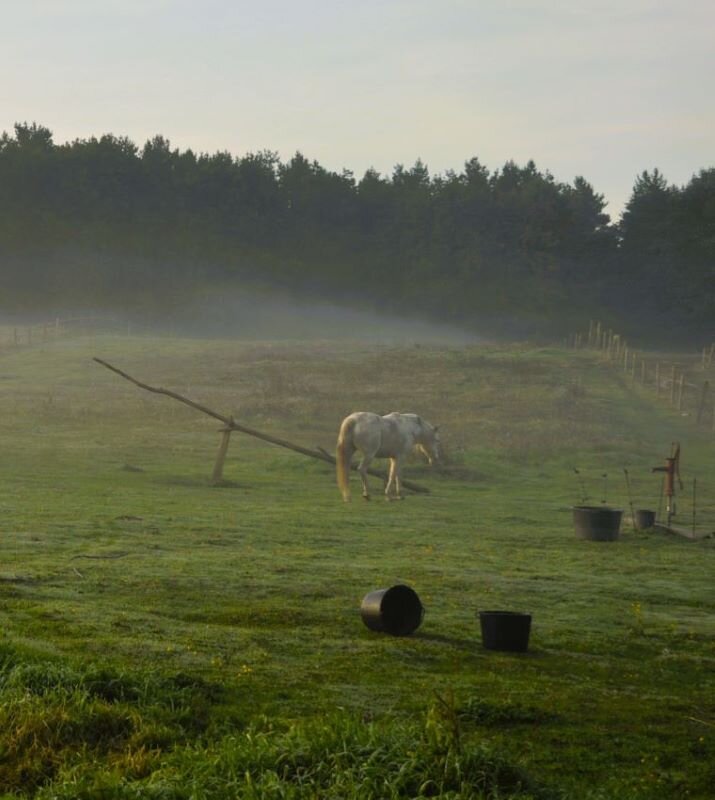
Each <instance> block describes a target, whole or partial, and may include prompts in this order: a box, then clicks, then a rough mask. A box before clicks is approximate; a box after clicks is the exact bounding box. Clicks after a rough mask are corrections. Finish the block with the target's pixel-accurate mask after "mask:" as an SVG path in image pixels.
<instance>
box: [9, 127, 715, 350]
mask: <svg viewBox="0 0 715 800" xmlns="http://www.w3.org/2000/svg"><path fill="white" fill-rule="evenodd" d="M605 206H606V202H605V200H604V197H603V196H602V195H600V194H598V193H597V192H596V191H595V190H594V188H593V187H592V186H591V184H590V183H589V182H588V181H587V180H586V179H585V178H583V177H577V178H576V179H575V180H574V181H573V182H572V183H570V184H568V183H560V182H558V181H556V180H555V179H554V177H553V176H552V175H551V174H550V173H549V172H548V171H546V172H543V171H541V170H539V169H537V167H536V165H535V164H534V163H533V162H529V163H527V164H526V165H525V166H519V165H517V164H515V163H514V162H512V161H509V162H507V163H506V164H504V166H503V167H502V168H501V169H497V170H495V171H490V170H488V169H487V168H485V167H484V166H483V165H482V164H481V163H480V162H479V160H478V159H477V158H473V159H472V160H470V161H468V162H467V163H466V164H465V165H464V167H463V169H462V171H461V172H452V171H450V172H447V173H446V174H443V175H430V173H429V171H428V169H427V167H426V166H425V165H424V164H422V163H421V162H420V161H418V162H417V163H416V164H414V165H413V166H411V167H405V166H402V165H398V166H396V167H395V169H394V171H393V173H392V175H390V176H383V175H380V174H378V173H377V172H375V171H374V170H368V171H367V172H366V173H365V175H363V176H362V177H361V178H360V179H356V178H355V177H354V176H353V174H352V173H350V172H348V171H343V172H342V173H336V172H331V171H329V170H326V169H324V168H323V167H322V166H321V165H320V164H318V163H317V162H315V161H310V160H308V159H307V158H305V157H304V156H303V155H302V154H300V153H296V155H295V156H294V157H293V158H292V159H290V161H288V162H286V163H284V162H282V161H281V160H280V159H279V158H278V157H277V156H276V154H274V153H271V152H267V151H266V152H259V153H251V154H248V155H245V156H243V157H235V156H233V155H231V154H230V153H227V152H219V153H215V154H212V155H208V154H196V153H194V152H192V151H190V150H186V151H183V152H182V151H179V150H178V149H172V147H171V145H170V143H169V141H167V140H166V139H165V138H163V137H162V136H156V137H155V138H153V139H151V140H150V141H148V142H146V144H144V146H143V147H142V148H141V149H140V148H139V147H137V145H136V144H134V143H133V142H131V141H130V140H129V139H127V138H124V137H118V136H114V135H111V134H107V135H104V136H101V137H100V138H94V137H93V138H89V139H78V140H75V141H73V142H70V143H66V144H56V143H55V142H54V141H53V136H52V133H51V131H50V130H48V129H47V128H45V127H43V126H41V125H37V124H17V125H16V126H15V129H14V131H13V133H12V134H10V133H7V132H6V133H3V135H2V137H1V138H0V313H4V314H17V313H23V312H52V311H53V310H57V309H62V308H68V307H73V308H80V307H84V308H87V307H90V308H93V309H107V310H109V309H111V310H115V311H120V312H122V313H126V314H171V313H172V312H175V311H176V310H177V309H180V308H181V307H182V305H183V304H185V303H187V302H189V301H190V300H191V298H192V297H195V296H196V295H197V294H201V293H202V292H205V291H206V288H207V287H211V288H212V289H216V290H220V291H224V290H226V291H229V290H231V289H236V288H239V287H245V286H263V287H265V286H271V287H278V288H280V289H282V290H285V291H289V292H291V293H298V294H300V295H305V296H309V297H313V298H316V297H319V298H330V299H331V300H333V301H336V300H337V301H338V302H342V303H347V304H351V305H355V306H362V307H370V308H373V309H375V308H377V309H381V310H389V311H397V312H399V313H410V314H413V315H414V314H419V315H421V316H425V317H429V318H432V319H436V320H445V321H449V322H454V323H458V324H460V325H467V326H470V327H474V328H477V327H479V326H483V325H484V320H492V321H493V322H494V323H495V324H497V322H498V321H499V320H502V321H504V320H506V321H511V322H513V321H519V323H520V325H521V326H522V329H523V330H529V331H536V332H543V333H552V332H554V331H557V330H567V329H572V328H573V326H574V324H575V322H576V320H578V319H579V318H583V317H584V316H586V317H587V316H589V315H590V316H593V315H599V317H600V318H602V319H604V320H606V321H609V322H611V323H612V324H614V325H616V324H618V325H620V326H621V330H627V331H630V332H633V333H637V332H638V331H641V333H643V332H645V331H649V330H650V331H653V330H668V329H670V330H671V331H672V330H679V331H681V332H682V334H683V336H704V335H706V336H709V335H710V334H712V333H714V332H715V331H714V330H713V328H715V168H710V169H704V170H702V171H701V172H700V173H699V174H697V175H695V176H693V177H692V179H691V180H690V182H689V183H688V184H687V185H685V186H683V187H677V186H673V185H670V184H669V183H668V182H667V180H666V179H665V178H664V176H663V175H662V174H661V173H660V172H659V171H658V170H657V169H656V170H653V171H652V172H643V173H642V174H641V175H640V176H639V177H638V178H637V180H636V182H635V186H634V188H633V192H632V195H631V197H630V200H629V201H628V203H627V205H626V208H625V210H624V213H623V215H622V218H621V219H620V220H617V221H613V220H611V219H610V218H609V216H608V215H607V214H606V213H605V211H604V209H605Z"/></svg>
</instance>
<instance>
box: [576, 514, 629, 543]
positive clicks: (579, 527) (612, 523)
mask: <svg viewBox="0 0 715 800" xmlns="http://www.w3.org/2000/svg"><path fill="white" fill-rule="evenodd" d="M622 516H623V511H622V510H621V509H619V508H609V507H608V506H574V507H573V524H574V528H575V530H576V535H577V536H580V537H581V538H582V539H589V540H590V541H592V542H612V541H614V540H616V539H617V538H618V534H619V532H620V529H621V517H622Z"/></svg>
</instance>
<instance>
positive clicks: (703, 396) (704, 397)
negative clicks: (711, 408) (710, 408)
mask: <svg viewBox="0 0 715 800" xmlns="http://www.w3.org/2000/svg"><path fill="white" fill-rule="evenodd" d="M709 390H710V381H703V385H702V388H701V389H700V402H699V403H698V416H697V417H696V420H695V422H696V424H697V425H700V422H701V420H702V418H703V412H704V411H705V401H706V400H707V397H708V392H709Z"/></svg>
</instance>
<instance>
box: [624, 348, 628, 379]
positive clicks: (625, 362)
mask: <svg viewBox="0 0 715 800" xmlns="http://www.w3.org/2000/svg"><path fill="white" fill-rule="evenodd" d="M623 371H624V372H628V346H627V345H626V344H624V345H623Z"/></svg>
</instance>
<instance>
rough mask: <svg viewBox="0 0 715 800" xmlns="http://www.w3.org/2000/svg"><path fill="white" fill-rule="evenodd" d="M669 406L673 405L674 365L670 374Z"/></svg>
mask: <svg viewBox="0 0 715 800" xmlns="http://www.w3.org/2000/svg"><path fill="white" fill-rule="evenodd" d="M670 405H671V406H674V405H675V364H673V368H672V370H671V372H670Z"/></svg>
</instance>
